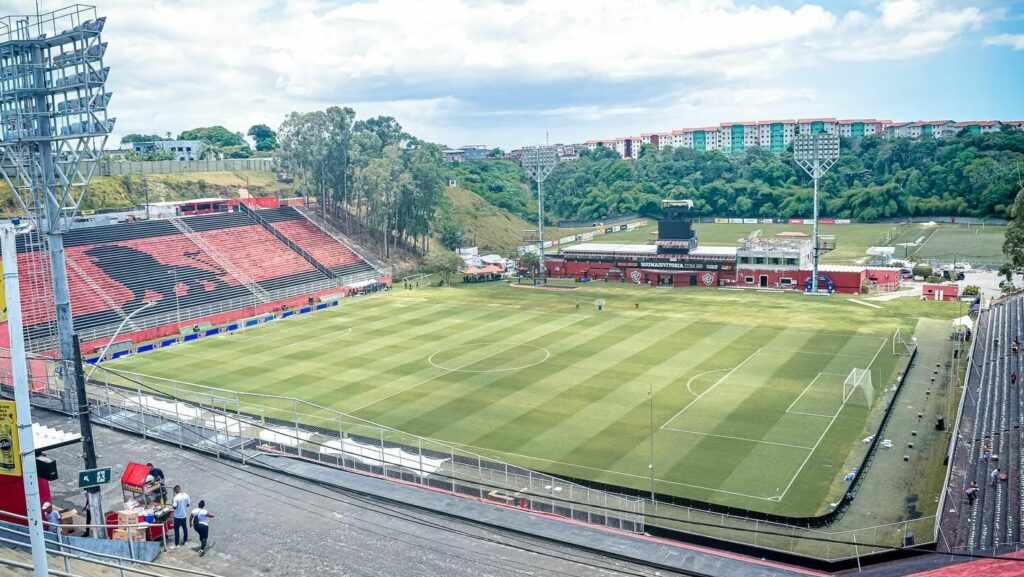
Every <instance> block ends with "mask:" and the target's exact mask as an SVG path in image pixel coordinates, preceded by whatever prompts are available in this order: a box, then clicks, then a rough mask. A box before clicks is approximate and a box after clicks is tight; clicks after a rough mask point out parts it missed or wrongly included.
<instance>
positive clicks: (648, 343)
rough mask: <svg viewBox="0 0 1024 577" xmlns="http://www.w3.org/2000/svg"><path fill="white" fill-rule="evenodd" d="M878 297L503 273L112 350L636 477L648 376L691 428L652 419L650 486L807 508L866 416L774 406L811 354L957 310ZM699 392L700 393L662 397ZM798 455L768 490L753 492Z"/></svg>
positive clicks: (669, 411) (819, 499) (526, 461)
mask: <svg viewBox="0 0 1024 577" xmlns="http://www.w3.org/2000/svg"><path fill="white" fill-rule="evenodd" d="M595 297H602V298H606V299H607V301H608V306H607V309H606V310H605V311H604V312H603V313H601V314H593V313H594V311H593V306H592V304H591V303H592V302H593V299H594V298H595ZM577 299H579V300H580V301H581V302H582V303H583V304H584V307H583V309H582V310H580V311H576V310H575V307H574V303H575V301H576V300H577ZM633 302H640V303H641V309H640V310H637V309H635V308H634V307H633V306H632V303H633ZM882 306H883V308H882V309H870V308H866V307H862V306H859V305H856V304H852V303H849V302H847V301H846V300H845V299H842V298H840V297H835V298H824V299H815V300H808V299H807V298H806V297H803V296H801V295H796V294H792V295H788V294H761V293H756V292H731V291H720V290H704V289H693V290H687V291H678V292H676V291H663V290H658V289H646V290H640V291H637V289H635V288H634V287H629V286H623V285H606V284H604V283H599V284H598V283H595V284H594V285H592V286H588V287H586V288H583V289H580V290H578V291H570V292H566V293H548V292H544V291H533V290H528V289H514V288H509V287H507V286H505V285H504V284H491V285H481V286H474V287H472V288H469V287H460V288H457V289H447V290H440V289H431V290H427V291H421V292H415V293H409V292H404V291H399V292H398V293H396V294H391V295H384V296H382V297H381V298H377V299H374V300H372V301H369V302H362V303H354V304H353V305H352V306H346V307H343V308H342V309H341V310H340V311H335V312H331V313H322V314H318V315H317V316H315V317H308V318H303V319H296V320H293V321H288V322H285V323H280V324H278V325H276V326H273V327H268V328H261V329H258V330H257V331H254V332H251V333H245V334H243V335H237V336H232V337H226V338H223V339H208V340H205V341H200V342H198V343H195V344H190V345H185V346H179V347H174V348H172V349H168V350H165V351H158V352H156V353H148V354H146V355H140V356H136V357H131V358H128V359H126V360H123V361H119V362H118V363H116V364H115V366H117V367H120V368H125V369H127V370H132V371H138V372H143V373H148V374H154V375H158V376H164V377H170V378H180V379H184V380H187V381H192V382H197V383H202V384H207V385H214V386H216V385H221V386H226V387H229V388H237V389H240V390H246V391H251V392H261V393H270V394H289V395H295V396H299V397H301V398H304V399H307V400H309V401H312V402H315V403H319V404H323V405H327V406H331V407H334V408H336V409H338V410H342V411H348V412H354V413H355V414H356V415H357V416H360V417H363V418H367V419H370V420H374V421H378V422H383V423H386V424H388V425H391V426H394V427H396V428H398V429H401V430H406V431H409V432H412V433H416V434H420V435H425V436H431V437H436V438H440V439H445V440H448V441H451V442H457V443H464V444H466V445H467V446H470V447H472V448H470V449H469V450H472V451H477V452H482V453H484V454H488V455H494V456H496V457H497V458H501V459H503V460H508V461H512V462H516V463H520V464H523V465H527V466H530V467H533V468H536V469H542V470H548V471H551V472H557V473H562V474H567V475H572V476H578V477H588V478H593V479H597V480H601V481H605V482H611V483H615V484H621V485H629V486H634V487H637V488H641V489H643V488H646V487H648V486H649V485H647V481H646V480H645V479H646V462H647V457H646V452H647V448H648V445H649V441H650V437H649V432H648V431H649V423H648V415H647V411H648V408H647V401H646V392H647V388H648V386H653V388H654V391H655V422H656V424H659V425H660V424H664V425H666V426H669V427H671V428H677V429H685V430H688V431H696V432H698V433H703V434H701V435H698V434H694V433H681V432H676V431H669V430H666V429H659V430H658V432H657V434H656V437H655V438H656V441H657V442H656V446H657V463H658V469H657V476H658V478H659V479H661V481H660V482H659V491H661V492H665V493H672V494H678V495H683V496H687V497H694V498H698V499H706V500H712V501H716V502H720V503H727V504H732V505H738V506H744V507H751V508H757V509H762V510H768V511H773V512H784V513H789V514H804V515H807V514H813V513H816V512H820V510H821V507H822V506H823V505H824V504H825V503H827V500H828V499H833V500H834V497H835V495H832V494H830V491H834V489H832V488H833V486H834V481H835V478H836V475H838V474H841V472H842V468H843V464H844V462H846V461H847V457H848V455H850V454H851V452H853V451H855V450H857V449H858V448H859V447H861V445H860V443H859V439H861V438H863V436H864V435H865V434H866V430H865V420H866V415H867V411H866V409H865V408H861V407H853V406H851V407H848V408H847V409H844V411H843V412H842V413H841V414H840V415H839V416H838V418H836V419H835V423H834V424H833V425H832V426H831V428H829V429H828V433H827V434H825V435H824V436H821V435H822V433H823V432H824V431H825V428H824V427H825V425H824V424H823V422H827V421H828V420H829V419H822V418H821V417H800V416H796V415H792V414H788V413H787V412H786V409H787V407H788V406H789V405H790V403H791V402H793V401H794V400H795V399H797V398H798V396H799V395H801V393H802V392H803V391H804V388H805V387H806V386H807V384H808V382H810V381H811V380H812V379H813V378H814V376H816V375H817V374H818V373H823V372H825V373H828V372H832V373H837V374H839V375H841V374H845V373H847V372H848V371H849V369H850V368H852V366H867V364H868V363H869V362H870V359H871V357H872V356H873V355H874V354H875V352H876V351H878V350H879V343H881V342H882V341H881V339H883V338H888V337H889V336H890V335H891V334H892V332H893V331H894V330H895V328H896V327H897V326H903V327H905V328H911V327H913V326H915V325H916V322H917V317H918V316H930V317H939V318H951V317H952V316H954V315H955V310H956V305H955V304H949V303H928V302H920V301H912V300H910V301H900V302H898V303H884V304H883V305H882ZM755 310H756V311H757V314H756V315H753V314H752V313H751V311H755ZM348 329H351V331H350V332H349V331H348ZM483 343H507V344H508V345H509V347H511V346H512V345H515V344H517V343H519V344H525V345H526V346H519V347H515V348H508V350H505V349H506V348H507V347H504V346H493V345H483ZM463 345H470V346H463ZM532 347H539V349H535V348H532ZM544 351H546V352H548V353H550V355H551V356H550V358H548V359H547V360H545V361H544V362H540V363H539V364H536V365H534V366H528V367H524V368H520V369H516V370H501V371H498V372H467V371H469V370H476V369H480V370H481V371H493V370H494V369H512V368H514V367H519V366H521V365H524V364H527V365H528V364H530V363H533V362H536V361H538V360H542V359H543V357H544ZM886 351H887V349H886V348H885V347H884V345H883V346H882V352H883V353H885V352H886ZM432 355H433V358H431V357H432ZM752 355H754V356H755V358H754V360H753V361H749V362H747V363H746V364H745V365H744V361H745V360H748V359H750V358H751V357H752ZM846 355H850V356H846ZM261 359H262V360H261ZM740 365H744V366H741V367H740V368H739V369H737V370H736V371H734V372H733V373H729V374H727V372H728V371H730V370H732V369H733V368H735V367H737V366H740ZM895 366H896V357H892V356H891V355H890V354H879V355H878V357H877V360H876V362H875V363H874V364H873V365H872V368H873V369H874V371H876V372H877V377H875V379H874V381H875V386H876V388H877V389H878V390H879V391H880V390H881V388H882V387H884V386H885V384H887V383H888V382H890V379H891V373H892V371H893V370H894V368H895ZM452 368H460V369H463V370H457V371H452V370H450V369H452ZM709 371H718V372H717V373H709ZM723 375H725V376H726V377H727V378H726V379H724V380H723V381H722V382H720V383H719V379H722V377H723ZM828 378H832V377H828ZM832 380H836V378H832ZM841 380H842V378H841V377H838V382H839V383H841ZM821 382H825V381H821ZM716 383H717V384H716ZM833 385H834V383H833ZM705 391H707V393H705ZM834 391H835V389H833V392H834ZM701 393H705V394H706V398H703V399H702V402H700V403H695V404H694V405H693V406H692V407H691V408H690V409H687V410H686V411H685V412H684V413H683V414H682V415H679V414H678V413H679V412H680V410H681V409H682V408H683V407H685V406H686V405H687V404H688V403H690V402H691V401H694V400H695V399H697V398H698V397H697V395H700V394H701ZM826 393H827V391H816V390H814V389H812V390H811V391H810V392H809V393H807V394H806V395H804V397H803V398H802V400H801V401H800V406H799V407H798V409H801V410H805V411H806V412H815V413H818V412H821V413H828V414H831V411H832V409H831V407H835V406H836V405H835V403H836V401H835V400H834V397H833V396H832V395H831V393H827V394H826ZM881 396H882V395H881V394H880V393H879V394H878V395H876V400H880V399H881ZM830 403H831V404H830ZM876 406H878V404H877V403H876ZM656 426H657V425H656ZM737 437H741V438H742V439H740V440H737V439H736V438H737ZM744 439H752V440H754V441H769V442H771V443H778V444H777V445H772V444H764V443H759V442H751V441H748V440H744ZM819 445H820V447H819ZM800 447H819V448H818V449H817V450H815V451H814V452H813V453H810V455H811V457H810V458H809V459H808V460H807V462H806V464H802V461H803V459H804V458H805V457H806V456H807V455H808V451H807V450H806V449H801V448H800ZM797 470H800V471H801V474H800V475H799V476H798V477H797V479H796V481H795V482H794V483H793V485H792V487H791V490H790V491H788V492H786V494H785V498H784V499H783V500H782V502H781V503H776V502H773V501H770V500H766V498H768V497H772V496H774V495H778V494H781V493H782V492H783V490H784V487H785V486H786V483H787V482H788V480H789V479H791V478H792V477H793V475H794V472H795V471H797ZM700 487H707V488H709V489H720V490H723V491H734V492H736V493H744V494H747V495H751V496H754V497H760V498H756V499H755V498H750V497H743V496H738V495H732V494H728V493H722V492H717V491H712V490H709V489H702V488H700Z"/></svg>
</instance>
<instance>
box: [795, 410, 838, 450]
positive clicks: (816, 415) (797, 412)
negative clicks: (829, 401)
mask: <svg viewBox="0 0 1024 577" xmlns="http://www.w3.org/2000/svg"><path fill="white" fill-rule="evenodd" d="M786 412H787V413H789V414H790V415H804V416H807V417H821V418H823V419H831V418H832V417H834V416H835V415H822V414H819V413H802V412H800V411H786ZM809 448H810V447H808V449H809Z"/></svg>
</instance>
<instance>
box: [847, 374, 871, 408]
mask: <svg viewBox="0 0 1024 577" xmlns="http://www.w3.org/2000/svg"><path fill="white" fill-rule="evenodd" d="M874 400H875V389H874V387H873V386H872V384H871V369H857V368H855V369H853V370H851V371H850V374H849V375H847V377H846V380H844V381H843V404H844V405H847V404H849V405H853V406H858V407H870V406H871V404H872V401H874Z"/></svg>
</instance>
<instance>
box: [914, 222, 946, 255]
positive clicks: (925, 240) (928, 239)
mask: <svg viewBox="0 0 1024 577" xmlns="http://www.w3.org/2000/svg"><path fill="white" fill-rule="evenodd" d="M940 228H942V226H937V227H935V230H933V231H932V233H931V234H930V235H928V238H926V239H924V242H922V243H921V244H919V245H918V246H917V249H915V250H914V254H919V253H920V252H921V249H922V248H924V245H926V244H928V241H930V240H931V239H932V237H933V236H935V233H937V232H939V229H940Z"/></svg>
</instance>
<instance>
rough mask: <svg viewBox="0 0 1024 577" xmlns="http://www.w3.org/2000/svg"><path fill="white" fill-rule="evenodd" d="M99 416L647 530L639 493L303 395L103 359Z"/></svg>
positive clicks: (205, 446)
mask: <svg viewBox="0 0 1024 577" xmlns="http://www.w3.org/2000/svg"><path fill="white" fill-rule="evenodd" d="M100 369H101V370H100V371H97V373H96V374H95V375H94V378H93V381H92V382H91V383H90V384H89V387H88V395H89V399H90V404H91V405H93V406H94V407H95V408H94V409H93V415H94V421H95V422H97V423H99V424H103V425H109V426H112V427H117V428H121V429H126V430H129V431H132V432H135V433H138V434H140V435H142V436H144V437H153V438H159V439H160V440H163V441H166V442H170V443H174V444H177V445H179V446H181V447H191V448H193V449H198V450H201V451H206V452H208V453H211V454H214V455H217V456H224V457H230V458H233V459H237V460H240V461H243V462H253V461H256V462H259V461H260V457H263V456H266V455H288V456H292V457H297V458H301V459H304V460H307V461H312V462H317V463H321V464H324V465H327V466H331V467H335V468H340V469H345V470H350V471H357V472H360V473H364V474H369V475H373V476H378V477H381V478H387V479H393V480H399V481H404V482H406V483H411V484H416V485H421V486H425V487H431V488H434V489H440V490H443V491H447V492H450V493H453V494H457V495H460V496H468V497H472V498H476V499H480V500H484V501H490V502H496V503H499V504H504V505H508V506H510V507H517V508H522V509H527V510H531V511H537V512H542V513H546V514H552V515H556V516H561V517H567V518H571V519H574V520H577V521H581V522H584V523H591V524H596V525H601V526H604V527H609V528H613V529H618V530H624V531H631V532H642V531H643V530H644V509H645V503H644V501H643V500H642V499H639V498H635V497H630V496H625V495H617V494H614V493H609V492H607V491H600V490H597V489H592V488H589V487H585V486H582V485H579V484H576V483H572V482H569V481H566V480H564V479H560V478H558V477H555V476H552V475H548V474H544V473H538V472H536V471H532V470H529V469H526V468H522V467H518V466H515V465H511V464H508V463H504V462H501V461H497V460H495V459H491V458H487V457H483V456H481V455H477V454H475V453H472V452H469V451H466V450H464V449H462V448H460V447H458V446H456V445H453V444H449V443H445V442H443V441H438V440H435V439H430V438H427V437H420V436H417V435H412V434H409V433H405V432H402V431H399V430H397V429H392V428H390V427H386V426H383V425H379V424H376V423H373V422H370V421H366V420H364V419H360V418H358V417H353V416H351V415H347V414H345V413H341V412H338V411H334V410H332V409H329V408H326V407H321V406H319V405H315V404H313V403H309V402H307V401H303V400H301V399H295V398H290V397H281V396H275V395H263V394H255V393H238V392H234V391H229V390H226V389H217V388H213V387H203V386H198V385H191V384H188V383H184V382H179V381H173V380H168V379H156V378H153V377H147V376H144V375H137V374H134V373H120V372H114V371H111V370H109V369H106V368H104V367H102V366H101V367H100Z"/></svg>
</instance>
